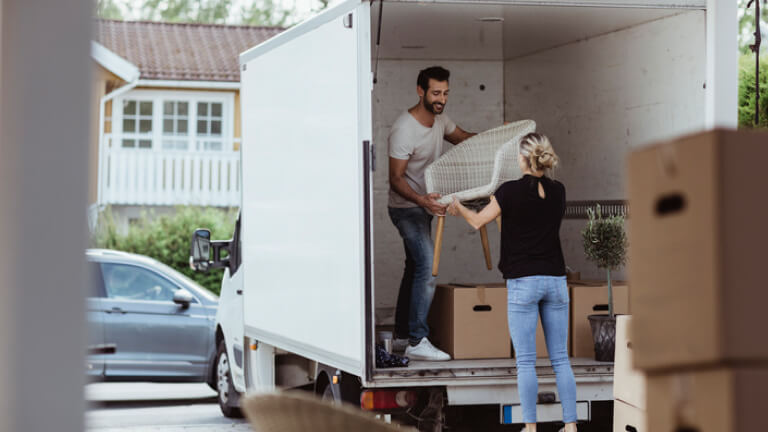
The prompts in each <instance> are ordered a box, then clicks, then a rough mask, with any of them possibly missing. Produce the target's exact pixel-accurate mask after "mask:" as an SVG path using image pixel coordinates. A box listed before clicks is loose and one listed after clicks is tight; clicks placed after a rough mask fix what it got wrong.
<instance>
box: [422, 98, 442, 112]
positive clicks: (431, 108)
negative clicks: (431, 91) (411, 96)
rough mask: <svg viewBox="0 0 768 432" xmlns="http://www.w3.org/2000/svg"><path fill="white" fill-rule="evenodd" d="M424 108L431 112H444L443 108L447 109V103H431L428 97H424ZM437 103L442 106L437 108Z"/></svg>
mask: <svg viewBox="0 0 768 432" xmlns="http://www.w3.org/2000/svg"><path fill="white" fill-rule="evenodd" d="M423 105H424V108H426V109H427V111H429V112H431V113H432V114H442V112H443V110H445V104H440V103H437V102H432V103H429V101H427V97H426V96H425V97H424V103H423ZM435 105H438V106H439V107H440V108H435Z"/></svg>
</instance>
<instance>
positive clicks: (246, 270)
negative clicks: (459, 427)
mask: <svg viewBox="0 0 768 432" xmlns="http://www.w3.org/2000/svg"><path fill="white" fill-rule="evenodd" d="M717 8H719V9H717ZM731 13H732V14H733V17H732V18H733V20H734V21H735V16H736V9H735V5H734V6H725V5H724V3H722V2H715V1H713V0H710V1H709V2H707V1H706V0H551V1H547V0H487V1H486V0H467V1H456V0H432V1H428V2H417V1H411V0H384V1H383V2H381V1H380V0H376V1H361V0H348V1H346V2H344V3H341V4H338V5H336V6H335V7H333V8H331V9H329V10H326V11H324V12H322V13H320V14H319V15H317V16H315V17H313V18H311V19H309V20H307V21H305V22H303V23H301V24H299V25H296V26H295V27H292V28H291V29H289V30H287V31H285V32H284V33H281V34H279V35H277V36H276V37H274V38H272V39H270V40H268V41H266V42H264V43H262V44H261V45H259V46H256V47H254V48H252V49H250V50H248V51H246V52H244V53H242V54H241V56H240V64H241V69H242V70H241V77H242V79H241V81H242V84H241V95H240V96H241V97H240V101H241V102H240V103H241V107H242V125H243V145H242V151H241V156H242V158H241V162H242V206H241V215H240V218H239V219H238V223H237V228H236V230H235V233H234V236H233V238H232V240H229V241H218V242H217V241H213V242H209V241H210V233H207V232H206V231H205V230H198V231H196V233H195V236H194V237H193V248H192V249H193V264H194V265H195V266H196V267H197V268H202V267H209V266H220V267H225V268H226V270H225V274H224V278H223V281H222V288H221V298H220V302H219V312H218V316H217V332H216V335H217V336H216V343H217V346H218V347H219V355H218V357H217V361H218V369H217V371H218V389H219V396H220V397H219V399H220V400H219V401H220V405H221V407H222V411H223V412H224V414H225V415H234V414H236V413H237V407H238V400H239V397H240V395H241V394H243V393H247V392H251V391H258V390H261V389H270V388H275V387H280V388H295V387H300V388H304V389H308V390H312V391H315V392H317V393H318V394H320V395H323V396H324V397H327V398H332V399H334V400H345V401H350V402H352V403H356V404H361V406H362V407H363V408H364V409H371V410H376V411H379V412H382V413H395V414H397V413H398V412H399V413H403V412H405V411H407V412H408V413H409V415H407V416H403V418H404V419H408V418H412V417H413V418H418V419H420V420H419V421H418V422H419V423H420V426H419V427H420V428H421V429H423V430H439V429H440V428H441V427H442V426H443V425H445V424H446V423H447V424H449V425H450V424H451V422H452V421H453V420H454V418H458V417H460V415H459V414H457V417H453V415H454V414H455V413H457V412H458V413H460V412H462V410H472V409H475V410H479V411H475V413H476V414H475V415H476V416H477V415H480V414H477V413H486V416H487V417H489V418H490V421H491V422H495V423H497V424H498V423H519V422H520V421H521V411H520V407H519V398H518V395H517V389H516V370H515V362H514V359H495V360H454V361H448V362H438V363H435V362H416V361H414V362H411V364H410V365H409V366H408V367H407V368H392V369H382V368H377V367H376V364H375V355H374V353H375V334H376V330H377V328H379V327H381V326H382V325H385V324H391V315H392V313H391V312H392V309H393V308H392V305H393V304H394V298H395V297H396V295H397V287H398V286H399V280H400V276H401V274H402V262H403V250H402V244H401V240H400V238H399V236H398V235H397V233H396V231H395V230H394V228H393V226H392V224H391V222H390V221H389V220H388V217H387V209H386V205H387V199H386V196H387V189H388V177H387V162H386V161H387V150H386V147H387V144H386V138H387V133H388V131H389V128H390V126H391V124H392V122H393V121H394V120H395V118H396V117H397V115H398V114H399V113H400V112H402V110H404V109H405V108H407V107H409V106H412V105H413V104H414V103H415V101H416V96H415V87H416V82H415V81H416V75H417V72H418V70H419V69H422V68H424V67H426V66H431V65H433V64H440V65H442V66H444V67H446V68H448V69H450V70H451V74H452V75H451V81H450V84H451V89H452V93H451V97H450V100H449V103H448V105H447V107H448V108H447V113H448V114H449V115H450V116H451V117H452V118H453V119H454V120H455V121H456V122H457V123H458V124H460V125H461V126H462V127H463V128H464V129H467V130H471V131H481V130H485V129H488V128H491V127H493V126H497V125H499V124H502V123H503V122H505V121H515V120H519V119H525V118H530V119H534V120H535V121H536V122H537V125H538V128H537V129H538V130H539V131H540V132H543V133H545V134H547V135H548V136H549V137H550V138H551V139H552V141H553V143H554V145H555V148H556V149H557V151H558V153H559V155H560V157H561V160H562V165H563V168H562V169H560V170H558V173H557V175H558V178H559V179H561V180H562V181H563V182H564V183H565V184H566V186H567V188H568V194H569V195H568V199H569V200H570V201H580V202H582V201H589V200H595V199H621V198H622V197H624V192H623V191H624V187H623V181H624V180H623V172H624V168H623V165H624V162H623V160H624V156H625V154H626V153H627V151H628V150H629V149H631V148H632V147H634V146H639V145H643V144H645V143H648V142H651V141H654V140H657V139H662V138H667V137H671V136H674V135H678V134H681V133H685V132H690V131H694V130H699V129H704V128H707V127H712V126H730V125H733V124H734V122H735V116H736V81H735V76H736V75H735V74H736V72H735V70H736V61H735V58H736V42H735V37H734V41H733V43H732V44H731V43H728V42H727V41H726V43H723V41H722V37H721V36H719V35H720V34H722V33H727V32H728V31H730V29H733V30H734V31H735V22H734V23H733V25H731V23H730V21H729V19H728V17H727V16H726V17H723V16H722V14H731ZM733 34H735V33H733ZM716 35H717V36H718V37H716ZM726 39H727V38H726ZM728 48H732V49H733V51H734V52H733V54H732V55H731V54H730V52H729V51H728ZM731 59H733V61H730V60H731ZM729 62H730V63H729ZM724 63H725V64H724ZM731 64H732V66H731ZM731 79H733V85H731V84H730V80H731ZM731 112H732V113H731ZM454 221H455V222H451V221H449V222H448V223H447V226H446V231H445V236H444V240H443V242H444V243H443V251H444V252H443V258H442V259H443V262H442V264H441V267H440V270H441V273H440V276H439V277H440V280H441V281H446V282H456V281H465V282H466V281H488V280H491V279H493V280H495V281H497V280H500V278H501V276H500V275H499V274H498V273H497V272H495V271H494V272H488V271H487V270H485V268H484V266H483V265H482V259H483V258H482V254H480V251H479V242H478V243H477V244H476V245H475V246H467V244H468V243H471V242H477V238H476V235H475V234H474V232H473V231H472V230H469V229H467V228H466V226H465V225H464V224H463V223H462V222H460V221H458V220H454ZM582 225H583V221H574V220H566V221H565V222H564V224H563V228H562V232H561V237H562V239H563V245H564V251H565V255H566V261H567V263H568V264H569V265H571V266H572V267H573V266H574V263H575V264H576V266H577V267H578V266H579V265H583V266H584V267H586V265H585V264H584V263H583V258H582V253H581V248H580V242H579V240H578V232H579V229H580V228H581V226H582ZM491 237H492V239H493V238H494V237H498V236H494V235H491ZM494 241H495V239H494ZM472 244H474V243H472ZM493 246H494V247H495V248H496V250H498V248H497V247H498V243H493ZM208 247H210V248H211V249H212V250H213V252H214V254H213V259H212V260H211V261H209V255H208V250H207V249H206V248H208ZM222 250H226V251H227V252H228V257H226V258H222V256H223V254H221V253H220V252H221V251H222ZM478 337H481V335H478ZM572 365H573V370H574V374H575V376H576V383H577V396H578V414H579V418H580V419H581V420H584V421H589V420H590V419H591V418H592V417H593V416H594V412H593V409H592V408H594V407H595V403H596V402H599V401H611V400H612V399H613V396H612V381H613V375H612V374H613V368H612V366H613V365H612V363H601V362H596V361H594V360H591V359H587V358H573V359H572ZM537 372H538V376H539V386H540V392H541V394H540V401H541V402H542V403H541V404H540V405H539V409H538V413H539V419H540V421H556V420H559V419H560V418H561V417H560V415H561V414H560V412H561V411H560V406H559V404H558V403H557V401H556V399H555V400H553V399H552V398H551V396H552V395H553V394H554V393H555V391H556V389H555V377H554V373H553V370H552V369H551V367H550V365H549V361H548V360H546V359H542V360H540V361H539V363H538V364H537ZM489 413H490V414H489ZM476 416H475V418H474V420H473V421H477V422H479V421H480V420H479V419H478V417H476Z"/></svg>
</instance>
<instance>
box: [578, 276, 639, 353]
mask: <svg viewBox="0 0 768 432" xmlns="http://www.w3.org/2000/svg"><path fill="white" fill-rule="evenodd" d="M570 285H571V336H572V337H571V344H572V347H571V353H572V355H573V357H586V358H594V357H595V344H594V342H593V339H592V328H591V327H590V326H589V319H588V318H587V317H588V316H590V315H595V314H607V313H608V285H607V284H606V283H605V282H589V281H573V282H570ZM612 285H613V311H614V313H616V314H628V313H629V287H628V286H627V285H626V284H625V283H620V282H613V283H612Z"/></svg>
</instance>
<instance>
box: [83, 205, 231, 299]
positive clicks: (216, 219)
mask: <svg viewBox="0 0 768 432" xmlns="http://www.w3.org/2000/svg"><path fill="white" fill-rule="evenodd" d="M236 217H237V211H236V210H234V209H231V210H220V209H215V208H202V207H183V206H180V207H177V208H176V212H175V213H174V214H172V215H161V216H155V215H154V214H152V213H149V214H148V213H143V214H142V216H141V218H140V219H139V222H138V223H136V224H131V225H130V226H129V227H128V229H127V231H126V232H120V230H118V227H117V225H116V223H115V220H114V217H113V215H112V211H111V209H110V208H109V207H108V208H107V209H106V210H104V211H103V212H102V213H101V214H100V215H99V221H98V224H97V226H96V229H95V230H94V233H93V234H92V235H91V240H90V245H91V247H94V248H105V249H115V250H120V251H125V252H131V253H136V254H141V255H146V256H148V257H152V258H154V259H156V260H158V261H160V262H162V263H164V264H167V265H168V266H170V267H172V268H174V269H175V270H177V271H179V272H181V273H183V274H185V275H186V276H188V277H190V278H191V279H192V280H194V281H196V282H197V283H199V284H200V285H202V286H203V287H205V288H207V289H208V290H210V291H211V292H214V293H216V294H217V295H218V294H219V291H220V290H221V278H222V276H223V273H224V270H222V269H215V270H210V271H208V272H207V273H198V272H195V271H194V270H192V269H190V268H189V248H190V241H191V239H192V232H193V231H194V230H195V229H197V228H208V229H210V230H211V237H212V238H213V239H216V240H218V239H229V238H232V234H233V232H234V229H235V219H236Z"/></svg>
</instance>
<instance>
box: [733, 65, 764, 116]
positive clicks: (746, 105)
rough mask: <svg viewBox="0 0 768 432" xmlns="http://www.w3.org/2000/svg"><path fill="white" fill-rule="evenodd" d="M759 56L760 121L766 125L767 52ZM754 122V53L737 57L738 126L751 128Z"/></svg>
mask: <svg viewBox="0 0 768 432" xmlns="http://www.w3.org/2000/svg"><path fill="white" fill-rule="evenodd" d="M761 54H762V55H761V56H760V123H759V124H758V127H761V128H767V127H768V58H766V57H768V53H761ZM754 123H755V55H754V54H745V55H742V56H741V58H740V59H739V127H740V128H753V127H754Z"/></svg>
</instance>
